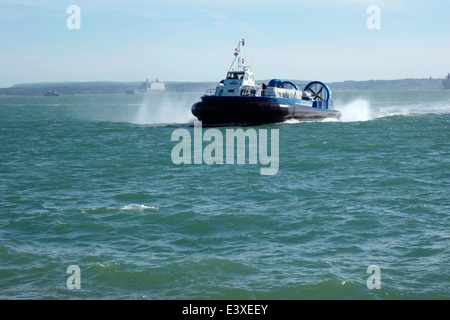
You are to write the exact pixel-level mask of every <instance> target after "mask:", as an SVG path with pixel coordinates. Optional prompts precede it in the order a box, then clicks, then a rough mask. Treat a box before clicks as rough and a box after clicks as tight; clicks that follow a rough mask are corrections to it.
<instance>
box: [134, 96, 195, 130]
mask: <svg viewBox="0 0 450 320" xmlns="http://www.w3.org/2000/svg"><path fill="white" fill-rule="evenodd" d="M196 98H197V99H198V97H197V95H189V94H167V93H161V92H160V93H147V94H144V95H143V96H142V102H141V105H140V107H139V110H138V112H137V114H136V116H135V118H134V121H133V122H134V123H137V124H158V123H161V124H163V123H164V124H167V123H188V122H189V121H192V120H193V119H194V117H193V115H192V113H191V106H192V104H193V103H194V102H195V99H196Z"/></svg>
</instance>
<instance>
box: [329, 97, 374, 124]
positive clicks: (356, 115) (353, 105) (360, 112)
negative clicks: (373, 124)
mask: <svg viewBox="0 0 450 320" xmlns="http://www.w3.org/2000/svg"><path fill="white" fill-rule="evenodd" d="M335 108H336V109H337V110H339V111H341V113H342V117H341V119H340V121H342V122H355V121H369V120H372V119H373V115H372V112H371V108H370V102H369V101H367V100H355V101H352V102H349V103H347V104H345V105H343V106H337V107H335Z"/></svg>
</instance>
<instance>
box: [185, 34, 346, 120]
mask: <svg viewBox="0 0 450 320" xmlns="http://www.w3.org/2000/svg"><path fill="white" fill-rule="evenodd" d="M244 45H245V41H244V39H242V40H241V41H239V44H238V47H237V48H236V49H235V52H234V56H235V58H234V61H233V63H232V65H231V67H230V69H229V71H228V73H227V77H226V79H224V80H222V81H220V82H219V83H218V84H217V86H216V89H215V90H214V89H210V90H208V92H207V93H206V94H205V95H204V96H202V97H201V101H199V102H197V103H195V104H194V105H193V106H192V114H193V115H194V116H195V117H196V118H197V119H198V120H199V121H202V122H203V123H204V124H211V125H227V124H243V125H250V124H265V123H277V122H284V121H286V120H289V119H296V120H305V121H314V120H322V119H326V118H336V119H339V118H340V117H341V112H340V111H338V110H334V108H333V104H332V101H331V91H330V89H329V88H328V86H327V85H325V84H324V83H323V82H320V81H313V82H310V83H308V84H307V85H306V86H305V88H304V89H303V90H300V89H299V88H298V86H297V85H296V84H294V83H293V82H291V81H281V80H279V79H272V80H270V82H269V83H268V84H267V85H266V84H265V83H263V84H261V85H259V84H256V83H255V76H254V74H253V72H252V71H251V69H250V67H249V66H244V65H243V63H244V59H241V58H240V52H241V46H244ZM236 62H237V70H234V69H233V67H234V66H235V65H236Z"/></svg>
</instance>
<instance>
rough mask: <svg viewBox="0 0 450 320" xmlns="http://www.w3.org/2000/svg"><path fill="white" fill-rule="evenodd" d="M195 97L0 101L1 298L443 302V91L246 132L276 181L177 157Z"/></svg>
mask: <svg viewBox="0 0 450 320" xmlns="http://www.w3.org/2000/svg"><path fill="white" fill-rule="evenodd" d="M201 94H202V93H189V94H188V93H186V94H170V93H163V94H158V95H146V96H140V95H136V96H127V95H82V96H60V97H0V137H1V144H0V298H1V299H13V300H19V299H39V300H41V299H124V300H125V299H152V300H153V299H163V300H178V299H205V300H219V299H274V300H285V299H287V300H291V299H292V300H297V299H449V298H450V275H449V271H448V270H449V267H450V256H449V240H450V232H449V230H450V221H449V217H450V197H449V194H450V142H449V141H450V91H449V90H447V91H445V90H435V91H363V92H360V91H336V92H334V106H335V108H336V109H339V110H341V111H342V113H343V117H342V119H341V120H339V121H332V120H329V121H321V122H297V121H288V122H287V123H281V124H273V125H264V126H255V127H251V129H254V130H257V131H258V130H261V129H268V130H269V131H270V130H272V129H278V130H279V170H278V172H277V173H276V174H275V175H261V174H260V169H261V165H260V164H256V165H255V164H249V163H248V162H247V163H246V164H223V165H219V164H213V165H207V164H205V163H203V164H191V165H188V164H181V165H176V164H174V163H173V161H172V159H171V152H172V149H173V148H174V146H175V145H176V144H177V142H176V141H171V135H172V133H173V132H174V130H176V129H179V128H185V129H187V130H189V131H190V132H192V133H193V130H194V128H193V127H192V122H193V120H194V118H193V117H192V115H191V114H190V107H191V105H192V103H194V102H195V101H197V100H198V99H199V97H200V95H201ZM245 129H249V128H245ZM206 130H207V128H203V131H206ZM219 130H221V131H222V132H223V133H224V134H225V130H226V128H220V129H219ZM71 266H77V267H78V270H79V272H78V273H72V270H73V268H72V267H71ZM370 266H375V271H374V272H372V271H371V270H373V269H370V268H369V267H370ZM368 268H369V269H368ZM75 284H76V285H79V287H75V288H74V287H73V286H71V285H75ZM370 284H378V285H379V288H377V287H375V288H374V287H373V286H371V285H370Z"/></svg>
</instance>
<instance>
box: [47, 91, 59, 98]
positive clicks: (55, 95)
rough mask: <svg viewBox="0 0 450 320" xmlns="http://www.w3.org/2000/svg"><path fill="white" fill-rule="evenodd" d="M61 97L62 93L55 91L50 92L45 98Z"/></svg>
mask: <svg viewBox="0 0 450 320" xmlns="http://www.w3.org/2000/svg"><path fill="white" fill-rule="evenodd" d="M60 95H61V92H58V91H55V90H53V91H48V92H47V93H45V94H44V96H46V97H58V96H60Z"/></svg>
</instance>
